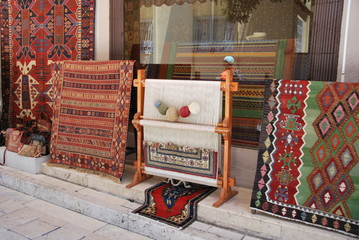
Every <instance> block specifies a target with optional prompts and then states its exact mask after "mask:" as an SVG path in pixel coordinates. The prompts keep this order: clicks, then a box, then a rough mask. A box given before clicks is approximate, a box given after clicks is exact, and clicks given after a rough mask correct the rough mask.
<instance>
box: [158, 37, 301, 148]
mask: <svg viewBox="0 0 359 240" xmlns="http://www.w3.org/2000/svg"><path fill="white" fill-rule="evenodd" d="M294 43H295V42H294V40H293V39H282V40H263V41H243V42H228V43H196V44H194V43H178V44H177V46H176V47H174V46H173V44H167V45H166V46H165V47H166V49H167V50H166V54H165V55H164V56H163V57H164V58H165V59H166V60H167V61H169V62H174V63H175V64H174V66H172V68H171V69H167V73H170V74H167V77H169V75H170V77H171V78H173V79H199V80H218V77H219V76H220V74H221V73H222V72H223V70H224V66H223V58H224V57H225V56H228V55H230V56H233V57H234V59H235V63H234V64H233V67H234V68H235V69H238V70H239V72H240V73H241V75H242V79H241V80H239V83H240V84H239V90H238V91H237V92H235V93H234V94H233V133H232V143H233V145H237V146H241V147H247V148H257V147H258V142H259V131H258V129H259V127H260V122H261V118H262V108H263V100H264V88H265V82H266V81H267V80H272V79H274V78H276V79H292V74H293V64H294V47H295V46H294ZM185 64H191V66H186V65H185ZM235 77H236V76H235ZM235 80H236V79H235ZM237 81H238V79H237Z"/></svg>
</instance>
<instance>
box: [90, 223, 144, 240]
mask: <svg viewBox="0 0 359 240" xmlns="http://www.w3.org/2000/svg"><path fill="white" fill-rule="evenodd" d="M95 233H96V234H100V235H103V236H105V237H109V238H110V239H114V240H115V239H136V240H148V239H150V238H148V237H144V236H142V235H140V234H137V233H134V232H130V231H127V230H124V229H121V228H118V227H115V226H113V225H110V224H107V225H106V226H104V227H102V228H100V229H99V230H97V231H95Z"/></svg>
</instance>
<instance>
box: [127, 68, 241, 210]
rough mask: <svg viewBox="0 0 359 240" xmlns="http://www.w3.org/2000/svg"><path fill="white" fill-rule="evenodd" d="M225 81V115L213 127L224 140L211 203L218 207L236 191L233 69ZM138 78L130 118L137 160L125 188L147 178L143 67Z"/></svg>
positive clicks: (235, 89)
mask: <svg viewBox="0 0 359 240" xmlns="http://www.w3.org/2000/svg"><path fill="white" fill-rule="evenodd" d="M225 75H226V81H225V82H222V83H221V90H222V91H224V94H225V112H224V113H225V115H224V119H223V122H222V123H219V124H218V125H217V127H216V129H215V132H216V133H219V134H221V135H222V137H223V140H224V157H223V174H222V175H219V176H218V180H217V187H218V188H221V192H220V195H219V199H218V201H217V202H215V203H214V204H213V207H219V206H221V205H222V204H223V203H225V202H226V201H228V200H229V199H230V198H232V197H233V196H235V195H236V194H237V193H238V191H234V190H232V189H231V187H233V186H234V184H235V179H234V178H231V177H230V170H231V165H230V161H231V145H232V138H231V135H232V94H233V92H234V91H238V83H237V82H233V69H229V70H226V72H225ZM137 76H138V78H137V79H135V80H134V86H135V87H137V113H136V114H135V116H134V119H133V120H132V123H133V125H134V127H135V128H136V130H137V161H136V162H135V168H136V172H135V175H134V177H133V180H132V182H131V183H130V184H128V185H127V186H126V188H131V187H133V186H135V185H137V184H139V183H141V182H143V181H145V180H147V179H149V178H151V177H152V176H151V175H148V174H146V173H145V172H144V167H145V163H144V161H143V126H142V125H141V124H140V120H141V119H143V108H144V87H145V79H146V74H145V69H139V70H138V74H137Z"/></svg>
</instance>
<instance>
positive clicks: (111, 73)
mask: <svg viewBox="0 0 359 240" xmlns="http://www.w3.org/2000/svg"><path fill="white" fill-rule="evenodd" d="M133 65H134V62H133V61H66V62H64V63H63V64H60V65H56V69H54V72H55V73H57V74H56V76H55V77H54V78H55V79H56V81H55V86H56V98H55V111H54V122H53V135H52V139H51V144H52V145H51V159H50V163H55V164H61V165H67V166H72V167H79V168H83V169H86V170H91V171H97V172H101V173H105V174H108V175H111V176H114V177H116V178H120V177H121V176H122V173H123V168H124V160H125V150H126V143H127V130H128V118H129V108H130V100H131V85H132V79H133Z"/></svg>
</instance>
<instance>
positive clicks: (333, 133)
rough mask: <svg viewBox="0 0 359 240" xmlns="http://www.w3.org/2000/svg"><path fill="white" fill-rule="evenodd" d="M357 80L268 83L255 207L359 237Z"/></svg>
mask: <svg viewBox="0 0 359 240" xmlns="http://www.w3.org/2000/svg"><path fill="white" fill-rule="evenodd" d="M358 153H359V83H329V82H314V81H312V82H311V81H290V80H282V81H273V82H268V84H267V87H266V93H265V106H264V115H263V121H262V130H261V134H260V145H259V151H258V165H257V173H256V177H255V182H254V187H253V195H252V200H251V208H253V209H256V210H258V211H262V212H265V213H269V214H271V215H274V216H278V217H283V218H286V219H291V220H295V221H299V222H304V223H307V224H311V225H315V226H318V227H324V228H328V229H332V230H336V231H339V232H342V233H346V234H349V235H352V236H356V237H359V164H358V163H359V155H358Z"/></svg>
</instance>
